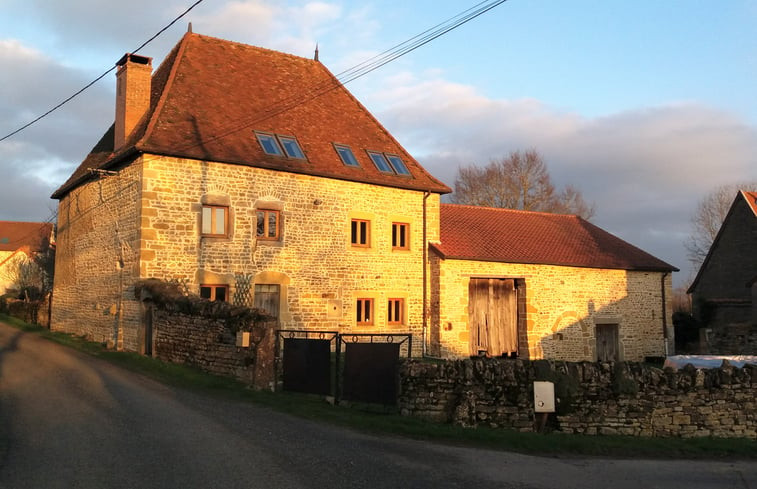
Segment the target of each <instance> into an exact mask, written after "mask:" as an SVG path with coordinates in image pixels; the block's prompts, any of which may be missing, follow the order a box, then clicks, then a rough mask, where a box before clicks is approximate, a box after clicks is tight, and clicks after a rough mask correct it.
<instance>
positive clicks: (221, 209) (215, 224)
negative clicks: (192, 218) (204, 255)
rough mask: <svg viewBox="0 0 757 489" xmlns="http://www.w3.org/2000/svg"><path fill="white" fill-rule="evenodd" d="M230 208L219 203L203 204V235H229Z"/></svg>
mask: <svg viewBox="0 0 757 489" xmlns="http://www.w3.org/2000/svg"><path fill="white" fill-rule="evenodd" d="M228 224H229V208H228V207H225V206H217V205H204V206H202V235H203V236H221V237H226V236H228V235H229V232H228V228H229V226H228Z"/></svg>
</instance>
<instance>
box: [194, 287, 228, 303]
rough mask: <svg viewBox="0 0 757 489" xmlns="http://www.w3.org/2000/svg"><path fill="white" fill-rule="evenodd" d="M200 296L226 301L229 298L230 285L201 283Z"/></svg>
mask: <svg viewBox="0 0 757 489" xmlns="http://www.w3.org/2000/svg"><path fill="white" fill-rule="evenodd" d="M200 297H202V298H203V299H208V300H211V301H222V302H226V301H228V300H229V286H228V285H200Z"/></svg>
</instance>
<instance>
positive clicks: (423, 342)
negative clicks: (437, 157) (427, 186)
mask: <svg viewBox="0 0 757 489" xmlns="http://www.w3.org/2000/svg"><path fill="white" fill-rule="evenodd" d="M430 195H431V192H430V191H428V190H426V191H424V193H423V329H422V330H421V345H422V356H424V357H425V356H426V353H427V351H426V336H427V330H428V312H427V309H428V299H427V297H426V296H427V293H428V263H427V262H428V235H427V233H428V226H427V224H426V219H427V203H426V201H427V199H428V198H429V196H430Z"/></svg>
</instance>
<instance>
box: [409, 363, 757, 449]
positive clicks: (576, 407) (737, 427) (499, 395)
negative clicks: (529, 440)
mask: <svg viewBox="0 0 757 489" xmlns="http://www.w3.org/2000/svg"><path fill="white" fill-rule="evenodd" d="M535 380H548V381H552V382H554V384H555V396H556V397H557V398H558V402H557V413H556V414H551V415H550V426H551V427H552V429H555V430H557V431H561V432H564V433H582V434H588V435H614V434H620V435H636V436H674V437H702V436H714V437H744V438H753V439H754V438H757V409H755V408H757V401H756V400H755V399H756V397H757V367H755V366H747V367H744V368H734V367H731V366H728V365H724V366H723V367H722V368H719V369H711V370H697V369H695V368H693V367H692V366H690V365H689V366H687V367H685V368H684V369H681V370H679V371H673V370H671V369H666V370H662V369H658V368H654V367H651V366H648V365H646V364H641V363H623V362H621V363H593V362H579V363H569V362H560V361H547V360H541V361H533V362H532V361H525V360H520V359H516V360H507V359H486V358H481V359H467V360H457V361H446V362H439V363H426V362H422V361H418V360H407V361H404V362H403V363H402V365H401V368H400V384H401V394H400V400H399V406H400V409H401V412H402V414H404V415H409V416H419V417H424V418H428V419H433V420H436V421H440V422H453V423H457V424H461V425H463V426H490V427H494V428H506V429H515V430H519V431H533V430H534V426H535V424H534V422H535V415H534V406H533V403H534V400H533V382H534V381H535Z"/></svg>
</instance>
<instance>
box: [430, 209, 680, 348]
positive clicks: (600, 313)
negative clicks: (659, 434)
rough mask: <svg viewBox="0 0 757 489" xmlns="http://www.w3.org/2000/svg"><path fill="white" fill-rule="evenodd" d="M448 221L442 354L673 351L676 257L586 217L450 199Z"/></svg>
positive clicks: (443, 249)
mask: <svg viewBox="0 0 757 489" xmlns="http://www.w3.org/2000/svg"><path fill="white" fill-rule="evenodd" d="M440 222H441V234H440V237H441V242H440V243H432V244H431V250H432V251H431V254H430V262H431V269H432V272H431V276H432V277H433V278H432V286H431V289H432V294H433V295H432V297H433V298H432V300H431V303H432V305H436V304H439V305H440V307H438V308H435V309H434V311H433V313H432V317H433V319H432V326H431V332H432V334H431V342H432V344H433V345H435V351H437V352H438V353H439V354H441V355H442V356H445V357H449V356H461V355H469V354H471V355H475V354H476V353H477V351H479V350H483V351H486V353H487V354H494V355H501V354H505V355H510V356H513V355H517V356H519V357H523V358H552V359H559V360H571V361H583V360H586V361H594V360H597V359H600V360H643V359H644V358H645V357H659V356H664V355H666V354H667V353H668V352H669V351H671V350H670V349H671V348H672V345H673V339H672V336H673V329H672V322H671V320H670V314H671V309H670V305H669V304H668V302H669V300H670V297H671V287H672V278H671V272H673V271H676V269H675V268H674V267H672V266H671V265H669V264H667V263H665V262H663V261H661V260H659V259H657V258H655V257H653V256H651V255H649V254H648V253H646V252H644V251H642V250H640V249H638V248H636V247H634V246H632V245H630V244H629V243H627V242H625V241H623V240H621V239H619V238H617V237H616V236H613V235H612V234H610V233H608V232H606V231H604V230H602V229H600V228H598V227H597V226H594V225H593V224H591V223H589V222H587V221H585V220H583V219H581V218H580V217H578V216H571V215H559V214H547V213H540V212H526V211H518V210H511V209H491V208H483V207H473V206H461V205H449V204H442V205H441V218H440Z"/></svg>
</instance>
